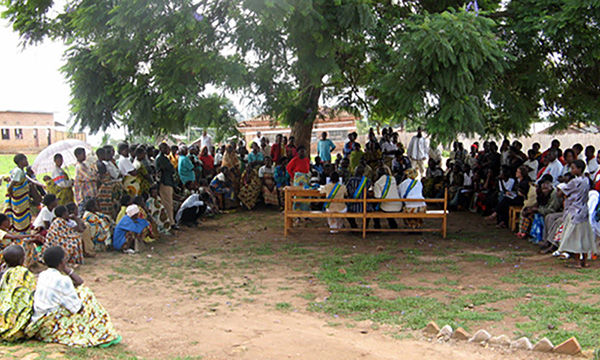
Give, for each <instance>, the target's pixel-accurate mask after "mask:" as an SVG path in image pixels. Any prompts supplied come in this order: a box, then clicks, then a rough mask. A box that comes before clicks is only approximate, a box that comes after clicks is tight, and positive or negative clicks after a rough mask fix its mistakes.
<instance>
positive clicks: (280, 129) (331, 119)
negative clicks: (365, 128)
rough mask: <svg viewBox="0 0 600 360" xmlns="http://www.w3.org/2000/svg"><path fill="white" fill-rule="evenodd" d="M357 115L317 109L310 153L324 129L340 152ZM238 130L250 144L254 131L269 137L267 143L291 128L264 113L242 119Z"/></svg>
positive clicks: (315, 150)
mask: <svg viewBox="0 0 600 360" xmlns="http://www.w3.org/2000/svg"><path fill="white" fill-rule="evenodd" d="M360 119H361V118H360V117H357V116H355V115H353V114H351V113H349V112H347V111H336V110H333V109H330V108H325V107H322V108H320V109H319V114H317V119H316V120H315V124H314V126H313V130H312V137H311V141H310V147H311V151H310V152H311V154H316V153H317V142H318V141H319V139H320V138H321V133H322V132H323V131H326V132H327V134H328V138H329V139H331V140H332V141H333V142H334V143H335V146H336V150H335V152H336V153H337V152H340V151H341V150H342V147H343V146H344V142H345V140H346V139H347V138H348V134H349V133H351V132H353V131H356V123H357V121H360ZM238 130H239V131H240V132H241V133H242V135H243V136H244V139H245V140H246V144H248V145H250V142H251V141H252V139H254V138H255V137H256V133H257V132H258V131H260V132H261V133H262V135H263V136H266V137H267V138H269V143H270V144H273V143H274V142H275V136H276V135H277V134H282V135H284V136H290V133H291V129H290V128H289V127H288V126H283V125H279V124H274V121H273V118H271V117H269V116H265V115H260V116H257V117H255V118H252V119H250V120H246V121H242V122H240V123H239V124H238Z"/></svg>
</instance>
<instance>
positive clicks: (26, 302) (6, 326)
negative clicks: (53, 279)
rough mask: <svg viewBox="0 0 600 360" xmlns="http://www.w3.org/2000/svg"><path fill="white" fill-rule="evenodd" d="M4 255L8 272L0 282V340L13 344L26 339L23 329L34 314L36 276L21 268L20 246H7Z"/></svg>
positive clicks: (22, 255)
mask: <svg viewBox="0 0 600 360" xmlns="http://www.w3.org/2000/svg"><path fill="white" fill-rule="evenodd" d="M3 255H4V261H5V262H6V264H7V265H8V270H6V272H5V273H4V275H3V276H2V279H1V280H0V314H2V316H0V340H2V341H15V340H19V339H22V338H24V337H25V334H24V333H23V330H25V327H26V326H27V324H28V323H29V320H30V319H31V315H32V314H33V292H34V291H35V276H33V274H32V273H31V272H30V271H29V270H27V268H26V267H24V266H23V264H24V262H25V250H24V249H23V248H22V247H21V246H19V245H10V246H9V247H7V248H6V249H4V251H3Z"/></svg>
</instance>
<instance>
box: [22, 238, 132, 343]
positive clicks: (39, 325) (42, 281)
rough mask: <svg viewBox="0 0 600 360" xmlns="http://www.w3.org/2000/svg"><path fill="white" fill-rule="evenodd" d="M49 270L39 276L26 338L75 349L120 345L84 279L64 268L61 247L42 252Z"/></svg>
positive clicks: (108, 317)
mask: <svg viewBox="0 0 600 360" xmlns="http://www.w3.org/2000/svg"><path fill="white" fill-rule="evenodd" d="M44 262H45V263H46V265H48V269H47V270H45V271H43V272H42V273H40V276H39V278H38V283H37V286H36V290H35V295H34V300H33V310H34V312H33V316H32V318H31V323H29V325H28V326H27V328H26V329H25V334H26V335H27V336H29V337H35V338H36V339H38V340H40V341H44V342H49V343H58V344H63V345H67V346H76V347H92V346H100V347H107V346H110V345H114V344H118V343H119V342H120V341H121V336H119V335H118V334H117V332H116V330H115V328H114V326H113V324H112V321H111V320H110V316H109V315H108V313H107V312H106V310H105V309H104V308H103V307H102V305H100V303H99V302H98V300H96V297H95V296H94V294H93V293H92V291H91V290H90V289H88V288H87V287H85V286H83V285H82V284H83V279H82V278H81V277H80V276H79V275H77V274H76V273H75V271H74V270H73V269H71V268H69V267H68V266H67V262H68V256H67V254H66V253H65V251H64V250H63V248H62V247H60V246H52V247H49V248H47V249H46V251H45V252H44Z"/></svg>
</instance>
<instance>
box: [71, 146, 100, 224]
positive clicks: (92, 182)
mask: <svg viewBox="0 0 600 360" xmlns="http://www.w3.org/2000/svg"><path fill="white" fill-rule="evenodd" d="M75 157H76V158H77V165H75V181H74V188H75V189H74V190H75V202H76V203H77V206H79V213H80V214H83V210H84V209H83V207H84V205H85V202H86V201H88V200H90V199H95V198H96V196H97V195H98V184H97V178H96V174H95V172H94V170H93V169H91V168H90V167H89V166H88V165H87V164H86V163H85V159H86V155H85V149H84V148H77V149H75Z"/></svg>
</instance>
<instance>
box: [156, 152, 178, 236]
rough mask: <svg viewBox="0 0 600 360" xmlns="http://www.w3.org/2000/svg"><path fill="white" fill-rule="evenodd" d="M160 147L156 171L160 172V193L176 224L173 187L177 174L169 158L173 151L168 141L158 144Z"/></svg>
mask: <svg viewBox="0 0 600 360" xmlns="http://www.w3.org/2000/svg"><path fill="white" fill-rule="evenodd" d="M158 149H159V150H160V154H159V155H158V156H157V157H156V160H155V166H156V173H157V174H158V182H159V188H158V194H159V196H160V199H161V200H162V204H163V206H164V207H165V210H166V211H167V215H169V221H170V222H171V224H175V218H174V217H173V188H174V187H175V180H174V179H173V175H174V174H175V167H174V166H173V164H172V163H171V161H170V160H169V159H168V158H167V156H168V155H169V153H170V151H171V150H170V149H169V145H167V143H161V144H160V145H159V146H158Z"/></svg>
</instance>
